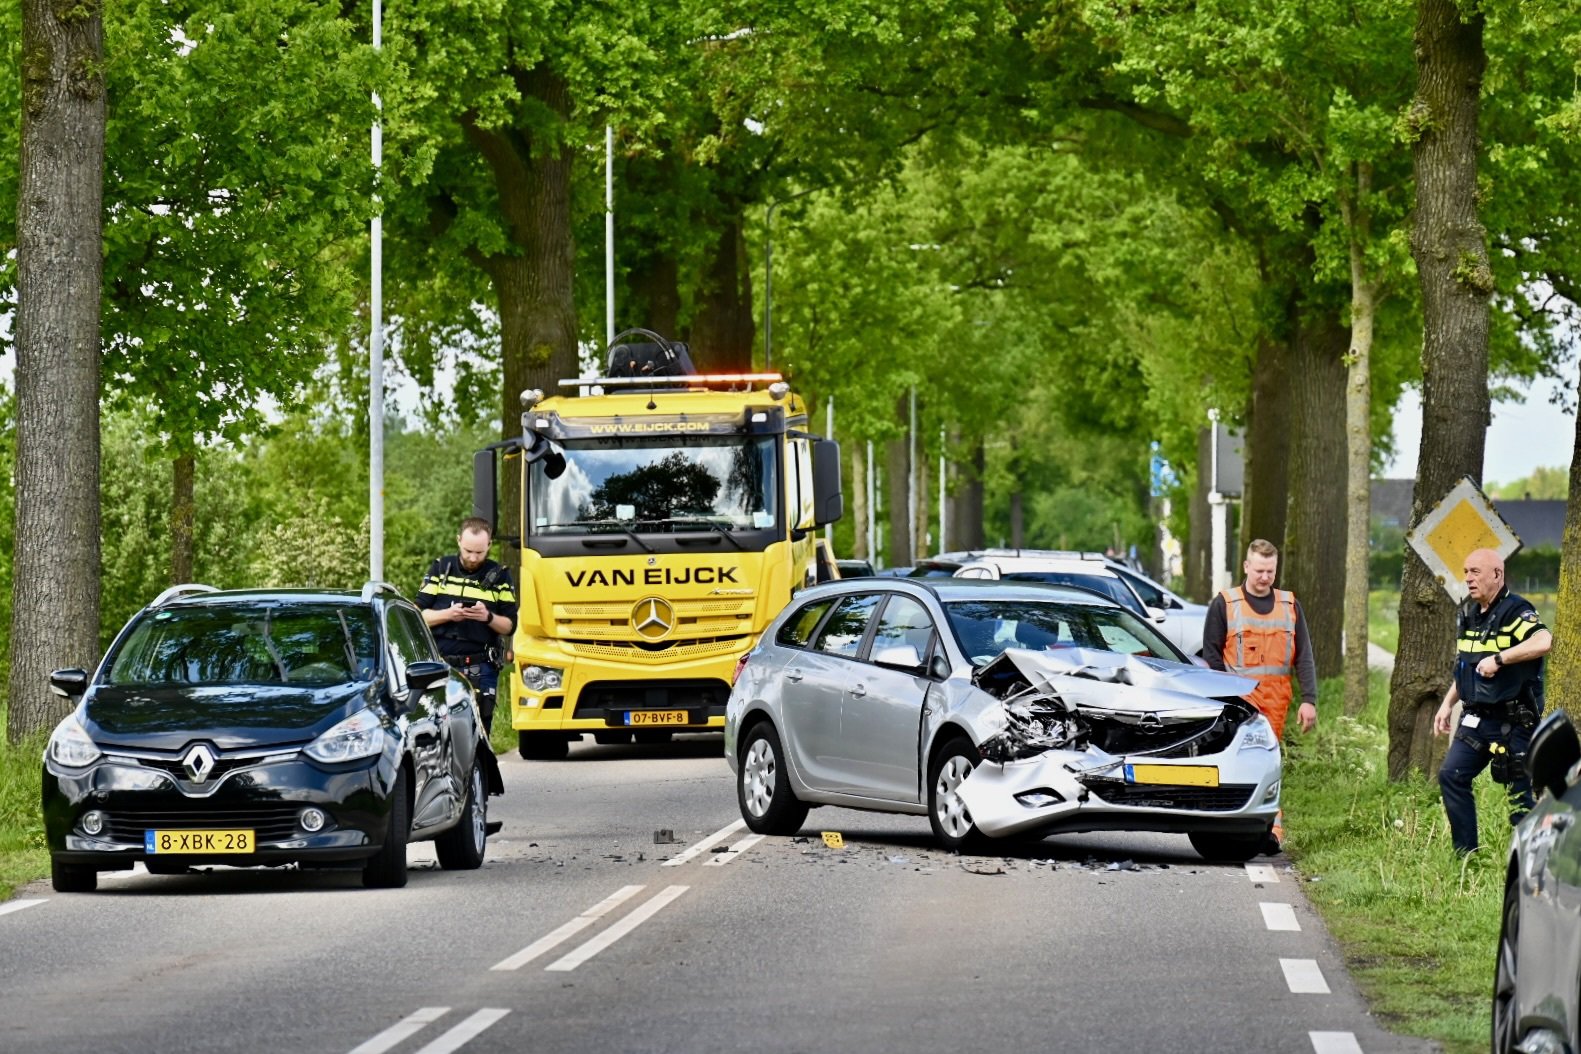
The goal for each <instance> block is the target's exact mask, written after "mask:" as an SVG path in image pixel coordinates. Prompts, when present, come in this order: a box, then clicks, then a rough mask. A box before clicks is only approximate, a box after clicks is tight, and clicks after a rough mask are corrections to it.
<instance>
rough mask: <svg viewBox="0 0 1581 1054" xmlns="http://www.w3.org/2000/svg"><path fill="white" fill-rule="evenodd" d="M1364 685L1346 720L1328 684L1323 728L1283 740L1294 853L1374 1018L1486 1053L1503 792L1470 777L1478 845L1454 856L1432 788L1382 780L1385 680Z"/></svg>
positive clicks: (1505, 830) (1377, 675) (1458, 1048)
mask: <svg viewBox="0 0 1581 1054" xmlns="http://www.w3.org/2000/svg"><path fill="white" fill-rule="evenodd" d="M1369 688H1370V690H1369V693H1368V706H1367V708H1366V710H1365V711H1363V713H1362V714H1361V715H1359V716H1358V717H1354V718H1351V717H1346V716H1344V714H1343V713H1342V709H1343V708H1342V706H1341V684H1340V682H1339V680H1338V679H1337V678H1336V679H1334V680H1332V681H1325V682H1324V683H1323V684H1322V686H1321V691H1320V703H1319V713H1320V714H1322V715H1323V717H1322V724H1321V726H1320V728H1319V730H1318V731H1317V732H1316V733H1314V734H1313V735H1312V736H1311V737H1310V738H1302V737H1301V736H1300V734H1299V733H1297V734H1295V735H1294V736H1291V735H1290V734H1289V733H1288V732H1287V739H1286V744H1287V751H1286V754H1285V783H1284V794H1283V802H1284V807H1285V814H1286V829H1287V831H1288V844H1289V851H1290V855H1291V856H1292V858H1293V859H1294V861H1295V863H1296V867H1297V869H1298V871H1299V873H1300V875H1301V882H1302V888H1303V889H1304V890H1305V891H1306V894H1307V896H1308V897H1309V898H1310V899H1311V901H1312V903H1313V905H1314V906H1315V907H1316V908H1317V909H1318V911H1319V913H1320V914H1321V915H1322V916H1323V920H1324V922H1325V924H1326V925H1327V926H1328V928H1329V931H1330V932H1331V933H1332V934H1333V935H1334V937H1335V939H1337V940H1338V941H1339V943H1340V944H1341V946H1342V947H1343V948H1344V951H1345V959H1346V964H1347V966H1348V967H1349V968H1350V971H1351V974H1352V976H1353V977H1354V978H1355V979H1356V982H1357V984H1358V986H1359V987H1360V988H1361V990H1362V991H1363V993H1364V994H1365V995H1366V997H1367V1000H1368V1002H1369V1003H1370V1005H1371V1007H1372V1009H1373V1012H1374V1013H1375V1014H1377V1016H1378V1017H1379V1019H1380V1020H1381V1021H1382V1022H1383V1023H1384V1024H1385V1025H1387V1026H1388V1027H1389V1028H1391V1029H1393V1030H1394V1031H1396V1032H1400V1033H1405V1034H1408V1035H1415V1036H1423V1037H1426V1038H1428V1039H1433V1040H1437V1041H1438V1042H1439V1043H1441V1044H1443V1047H1444V1049H1445V1051H1446V1052H1449V1054H1471V1052H1472V1051H1485V1050H1487V1047H1488V1023H1489V1009H1488V1000H1489V994H1490V992H1491V990H1492V985H1493V959H1494V949H1495V945H1496V943H1497V940H1498V928H1499V908H1500V904H1501V901H1502V898H1503V895H1504V853H1505V851H1506V848H1507V847H1508V845H1509V838H1510V828H1509V824H1508V823H1507V821H1506V818H1505V817H1506V815H1507V814H1506V810H1505V808H1504V801H1503V795H1502V788H1501V787H1499V786H1498V785H1497V784H1494V783H1493V782H1491V781H1490V780H1489V779H1488V778H1487V777H1486V776H1483V777H1481V778H1479V779H1478V781H1477V784H1476V794H1477V816H1478V820H1479V822H1480V823H1481V837H1480V841H1481V843H1482V849H1481V850H1480V851H1479V852H1477V853H1474V854H1473V855H1472V856H1470V857H1469V858H1467V859H1465V860H1461V859H1459V858H1458V857H1457V856H1456V855H1455V852H1454V848H1453V846H1451V844H1450V841H1449V826H1448V822H1447V821H1446V820H1445V817H1444V809H1443V805H1442V803H1441V802H1440V800H1439V795H1438V786H1437V783H1436V781H1430V780H1429V779H1427V778H1425V777H1421V776H1417V777H1413V778H1412V779H1409V780H1407V781H1404V782H1400V783H1392V782H1390V781H1389V779H1388V776H1387V771H1386V764H1385V757H1386V748H1387V735H1386V732H1385V714H1386V712H1387V706H1388V702H1387V701H1388V675H1387V674H1386V673H1383V672H1381V671H1376V670H1375V671H1373V673H1372V676H1371V683H1370V686H1369Z"/></svg>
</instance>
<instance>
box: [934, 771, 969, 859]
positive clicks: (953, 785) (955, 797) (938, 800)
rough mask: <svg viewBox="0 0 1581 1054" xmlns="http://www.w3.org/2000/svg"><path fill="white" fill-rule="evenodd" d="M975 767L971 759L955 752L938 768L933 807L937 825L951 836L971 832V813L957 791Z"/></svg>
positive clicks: (959, 837) (960, 836) (959, 836)
mask: <svg viewBox="0 0 1581 1054" xmlns="http://www.w3.org/2000/svg"><path fill="white" fill-rule="evenodd" d="M975 767H976V766H974V765H973V764H972V763H971V761H969V760H968V759H966V758H965V757H962V756H961V755H960V754H956V755H954V756H952V757H951V758H949V760H947V761H945V763H944V765H943V767H942V768H940V769H939V776H938V779H937V781H936V782H935V785H934V799H933V808H934V813H935V815H936V816H938V818H939V826H940V827H942V828H944V830H945V831H946V832H947V833H948V834H949V836H950V837H951V838H957V839H962V838H965V837H966V836H967V835H969V834H970V833H971V832H972V814H971V813H969V812H967V810H966V803H965V802H963V801H961V796H960V794H959V793H958V792H957V791H958V788H959V787H960V785H961V783H962V782H963V781H964V780H965V779H966V777H967V776H970V775H971V774H972V769H973V768H975Z"/></svg>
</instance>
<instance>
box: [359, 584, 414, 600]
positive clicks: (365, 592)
mask: <svg viewBox="0 0 1581 1054" xmlns="http://www.w3.org/2000/svg"><path fill="white" fill-rule="evenodd" d="M380 593H394V594H395V595H396V596H397V597H400V598H401V599H402V600H405V599H406V597H404V596H402V594H401V591H400V590H399V589H396V588H395V587H394V586H392V585H391V584H390V583H388V582H373V581H369V582H364V583H363V584H362V602H363V603H364V604H366V603H367V602H368V601H370V600H372V599H373V598H374V597H376V596H378V595H379V594H380Z"/></svg>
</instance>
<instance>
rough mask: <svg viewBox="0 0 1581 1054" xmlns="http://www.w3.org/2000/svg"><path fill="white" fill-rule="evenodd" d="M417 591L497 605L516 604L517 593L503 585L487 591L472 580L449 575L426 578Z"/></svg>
mask: <svg viewBox="0 0 1581 1054" xmlns="http://www.w3.org/2000/svg"><path fill="white" fill-rule="evenodd" d="M417 591H418V592H419V593H427V594H429V595H430V596H440V597H461V598H463V599H467V600H484V601H492V602H493V603H496V604H514V603H516V591H515V590H513V589H511V587H510V586H508V585H504V584H502V585H501V586H500V587H499V588H498V589H485V588H483V587H482V586H480V585H479V584H478V583H477V582H476V581H475V580H473V579H471V578H451V577H450V576H449V575H441V576H440V577H438V578H425V579H423V584H422V585H421V586H419V587H418V590H417Z"/></svg>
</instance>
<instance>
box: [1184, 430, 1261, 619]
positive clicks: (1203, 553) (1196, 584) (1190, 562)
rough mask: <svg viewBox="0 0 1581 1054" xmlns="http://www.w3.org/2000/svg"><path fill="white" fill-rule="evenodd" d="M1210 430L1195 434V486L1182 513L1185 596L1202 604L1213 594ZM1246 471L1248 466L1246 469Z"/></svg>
mask: <svg viewBox="0 0 1581 1054" xmlns="http://www.w3.org/2000/svg"><path fill="white" fill-rule="evenodd" d="M1212 444H1213V429H1211V428H1199V429H1198V430H1197V482H1196V485H1195V486H1194V487H1192V488H1191V507H1190V508H1189V509H1188V510H1187V511H1186V515H1187V522H1188V524H1189V525H1190V531H1191V533H1190V535H1189V536H1188V537H1187V538H1186V551H1185V564H1186V568H1185V570H1186V596H1188V597H1190V598H1191V599H1192V600H1195V601H1198V602H1199V603H1206V602H1207V601H1208V600H1209V599H1210V598H1211V596H1212V594H1213V509H1212V507H1211V506H1210V505H1209V504H1208V464H1209V462H1210V460H1211V459H1212V457H1213V447H1212ZM1248 467H1249V466H1248Z"/></svg>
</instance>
